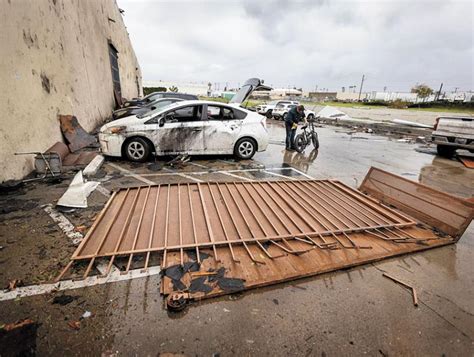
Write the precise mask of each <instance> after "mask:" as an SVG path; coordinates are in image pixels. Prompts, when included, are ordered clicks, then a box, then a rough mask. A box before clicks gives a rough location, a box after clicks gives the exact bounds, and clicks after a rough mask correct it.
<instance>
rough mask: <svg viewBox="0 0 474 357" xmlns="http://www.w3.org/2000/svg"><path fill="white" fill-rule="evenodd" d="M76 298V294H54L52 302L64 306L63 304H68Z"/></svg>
mask: <svg viewBox="0 0 474 357" xmlns="http://www.w3.org/2000/svg"><path fill="white" fill-rule="evenodd" d="M76 299H77V296H72V295H66V294H63V295H59V296H55V297H54V299H53V304H58V305H62V306H64V305H68V304H70V303H71V302H73V301H74V300H76Z"/></svg>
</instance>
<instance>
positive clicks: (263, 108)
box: [256, 100, 299, 119]
mask: <svg viewBox="0 0 474 357" xmlns="http://www.w3.org/2000/svg"><path fill="white" fill-rule="evenodd" d="M279 104H299V102H297V101H294V100H274V101H272V102H270V103H266V104H260V105H257V107H256V109H257V113H259V114H262V115H265V116H266V117H267V118H269V119H270V118H271V117H272V112H273V109H275V107H276V106H277V105H279Z"/></svg>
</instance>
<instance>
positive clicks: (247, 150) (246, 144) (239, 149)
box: [234, 138, 257, 160]
mask: <svg viewBox="0 0 474 357" xmlns="http://www.w3.org/2000/svg"><path fill="white" fill-rule="evenodd" d="M256 151H257V143H256V142H255V140H253V139H250V138H242V139H240V140H238V141H237V143H236V144H235V147H234V156H235V157H236V158H237V159H239V160H249V159H251V158H252V157H253V156H254V155H255V152H256Z"/></svg>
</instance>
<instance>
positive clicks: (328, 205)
mask: <svg viewBox="0 0 474 357" xmlns="http://www.w3.org/2000/svg"><path fill="white" fill-rule="evenodd" d="M414 224H415V222H414V221H413V220H411V219H410V218H408V217H406V216H404V215H402V214H401V213H399V212H397V211H394V210H392V209H390V208H388V207H384V206H381V205H379V204H377V203H376V202H375V201H372V200H371V199H370V198H368V197H366V196H364V195H363V194H361V193H360V192H358V191H356V190H354V189H352V188H350V187H348V186H346V185H344V184H342V183H341V182H338V181H330V180H318V181H316V180H306V181H256V182H231V183H217V182H212V183H188V184H171V185H170V184H165V185H157V186H144V187H133V188H127V189H122V190H120V191H118V192H116V193H114V195H113V196H112V197H111V199H110V200H109V202H108V203H107V205H106V207H105V208H104V210H103V211H102V212H101V214H100V216H99V217H98V219H97V220H96V222H95V223H94V225H93V226H92V228H91V229H90V230H89V232H88V234H87V236H86V237H85V239H84V240H83V242H82V243H81V245H80V246H79V247H78V249H77V250H76V252H75V253H74V255H73V257H72V259H73V260H85V259H90V264H89V267H88V269H87V271H86V273H85V274H84V276H87V275H88V274H89V272H90V269H91V268H92V266H93V263H94V260H95V259H96V258H98V257H111V259H110V263H109V267H111V265H112V263H113V261H114V259H115V257H116V256H123V255H127V256H129V263H128V264H127V270H128V269H129V268H130V264H131V261H132V259H133V256H134V255H136V254H145V256H146V260H145V268H147V267H148V262H149V258H150V254H151V252H160V253H161V254H163V262H162V266H163V267H166V266H167V254H168V253H169V252H171V251H176V250H178V251H179V252H180V256H181V261H183V254H184V250H190V249H191V250H195V251H196V253H198V252H199V249H200V248H201V249H202V248H205V247H210V248H212V249H213V252H214V255H215V257H216V258H217V259H219V256H218V252H217V249H216V248H217V247H220V246H225V247H227V248H228V249H229V250H230V253H231V254H232V256H233V255H234V254H233V247H234V246H235V245H236V244H239V245H243V247H244V248H245V249H246V251H247V252H248V254H249V256H250V258H251V259H252V260H253V261H254V262H257V263H258V262H259V259H258V258H256V257H255V256H254V255H253V254H252V253H251V252H250V250H249V248H248V245H249V244H256V245H257V246H258V247H259V248H260V249H261V251H263V252H264V253H265V254H266V255H267V256H268V255H269V252H268V249H267V248H265V247H264V246H263V244H262V243H264V242H270V243H271V244H273V245H276V246H280V247H281V248H282V249H286V250H287V252H291V253H295V252H294V251H292V249H291V248H290V247H289V245H288V244H287V240H292V239H315V238H316V239H319V240H320V243H321V244H325V237H335V239H336V240H338V242H339V244H340V245H341V246H343V247H347V248H370V247H361V246H357V244H355V243H354V242H353V241H352V240H351V238H350V234H351V233H354V232H361V231H367V230H369V231H372V234H374V235H377V234H379V233H377V229H384V228H392V229H396V228H401V227H406V226H410V225H414ZM198 257H199V254H198ZM235 260H237V259H235Z"/></svg>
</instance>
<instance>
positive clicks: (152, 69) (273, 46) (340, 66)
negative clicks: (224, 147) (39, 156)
mask: <svg viewBox="0 0 474 357" xmlns="http://www.w3.org/2000/svg"><path fill="white" fill-rule="evenodd" d="M473 3H474V2H473V1H450V0H443V1H415V0H411V1H384V0H373V1H334V0H331V1H325V0H312V1H263V0H260V1H259V0H252V1H237V0H235V1H231V0H229V1H200V0H194V1H179V0H174V1H151V0H149V1H141V0H118V4H119V7H120V8H122V9H123V10H125V14H124V21H125V25H126V26H127V29H128V31H129V33H130V37H131V39H132V43H133V46H134V48H135V52H136V54H137V56H138V60H139V62H140V64H141V68H142V73H143V79H144V80H146V81H156V80H179V81H206V82H207V81H210V82H212V83H215V82H220V83H225V82H229V83H230V85H237V84H238V83H242V82H243V81H245V79H247V78H249V77H259V78H263V79H264V80H265V83H267V84H271V85H273V86H274V87H288V86H291V87H293V86H296V87H298V88H299V87H303V88H305V89H307V90H314V88H315V86H316V85H317V86H318V89H322V88H328V89H329V90H340V89H341V87H342V86H345V87H346V88H347V87H348V86H351V85H357V88H359V85H360V80H361V77H362V74H365V75H366V82H365V84H364V90H383V88H384V87H385V86H386V87H387V90H389V91H390V90H393V91H396V90H409V89H410V88H411V87H412V86H413V85H414V84H416V83H417V82H418V83H427V84H429V85H430V86H432V87H433V88H436V89H437V88H438V87H439V85H440V83H441V82H443V83H444V89H446V90H453V89H454V88H455V87H459V88H460V89H459V90H470V89H471V90H472V89H474V35H473V33H474V25H473V18H474V6H473ZM221 86H222V84H221ZM221 89H223V88H222V87H221Z"/></svg>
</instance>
